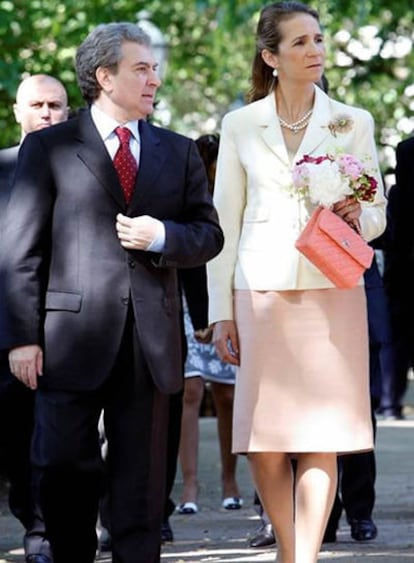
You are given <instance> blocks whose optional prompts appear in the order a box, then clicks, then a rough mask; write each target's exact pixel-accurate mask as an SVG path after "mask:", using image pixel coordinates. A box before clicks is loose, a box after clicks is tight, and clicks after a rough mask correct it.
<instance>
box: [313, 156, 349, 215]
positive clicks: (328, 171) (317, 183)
mask: <svg viewBox="0 0 414 563" xmlns="http://www.w3.org/2000/svg"><path fill="white" fill-rule="evenodd" d="M307 166H308V168H309V197H310V199H311V201H312V202H313V203H316V204H320V205H323V206H325V207H330V206H331V205H333V204H334V203H336V202H337V201H340V200H341V199H343V198H344V197H345V196H347V195H349V194H352V190H351V187H350V184H349V178H345V177H343V176H341V173H340V171H339V167H338V165H337V164H336V162H332V161H331V160H324V161H323V162H321V163H320V164H311V163H308V164H307Z"/></svg>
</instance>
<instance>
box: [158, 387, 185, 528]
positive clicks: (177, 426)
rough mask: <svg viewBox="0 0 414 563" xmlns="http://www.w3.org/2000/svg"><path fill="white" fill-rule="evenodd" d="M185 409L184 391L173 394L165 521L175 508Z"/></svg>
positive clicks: (169, 428)
mask: <svg viewBox="0 0 414 563" xmlns="http://www.w3.org/2000/svg"><path fill="white" fill-rule="evenodd" d="M182 411H183V393H182V392H180V393H176V394H175V395H171V399H170V416H169V422H168V451H167V481H166V491H165V498H166V500H165V504H164V518H163V520H164V522H166V521H167V520H168V518H169V517H170V516H171V514H172V513H173V512H174V510H175V503H174V501H173V500H172V498H171V492H172V489H173V487H174V481H175V477H176V473H177V461H178V449H179V446H180V434H181V414H182Z"/></svg>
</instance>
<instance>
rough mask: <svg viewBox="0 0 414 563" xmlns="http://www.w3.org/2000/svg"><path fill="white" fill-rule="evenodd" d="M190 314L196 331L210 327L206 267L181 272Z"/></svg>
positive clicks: (180, 276) (181, 280) (180, 275)
mask: <svg viewBox="0 0 414 563" xmlns="http://www.w3.org/2000/svg"><path fill="white" fill-rule="evenodd" d="M179 278H180V282H181V287H182V289H183V292H184V295H185V298H186V301H187V306H188V312H189V315H190V319H191V323H192V325H193V328H194V330H200V329H204V328H207V326H208V294H207V272H206V267H205V266H199V267H197V268H188V269H184V270H179Z"/></svg>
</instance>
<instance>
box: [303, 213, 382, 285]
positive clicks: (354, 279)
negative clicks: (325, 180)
mask: <svg viewBox="0 0 414 563" xmlns="http://www.w3.org/2000/svg"><path fill="white" fill-rule="evenodd" d="M295 246H296V248H297V249H298V250H299V251H300V252H301V253H302V254H303V255H304V256H306V258H308V260H310V261H311V262H312V263H313V264H314V265H315V266H316V267H317V268H318V269H319V270H320V271H321V272H322V273H323V274H324V275H325V276H326V277H327V278H328V279H329V280H330V281H331V282H332V283H334V284H335V285H336V287H339V288H342V289H347V288H348V289H349V288H351V287H355V286H356V285H357V284H358V282H359V280H360V278H361V276H362V274H363V273H364V271H365V270H366V269H367V268H369V266H370V265H371V262H372V258H373V256H374V251H373V249H372V248H371V247H370V246H369V245H368V244H367V243H366V242H365V241H364V240H363V238H362V237H361V236H360V235H359V234H358V233H356V232H355V231H354V229H352V227H350V226H349V225H348V224H347V223H345V221H343V220H342V219H341V218H340V217H338V215H336V214H335V213H333V212H332V211H330V210H329V209H327V208H325V207H317V208H316V209H315V211H314V212H313V214H312V216H311V218H310V219H309V222H308V223H307V225H306V227H305V228H304V230H303V231H302V233H301V235H300V236H299V238H298V240H297V241H296V244H295Z"/></svg>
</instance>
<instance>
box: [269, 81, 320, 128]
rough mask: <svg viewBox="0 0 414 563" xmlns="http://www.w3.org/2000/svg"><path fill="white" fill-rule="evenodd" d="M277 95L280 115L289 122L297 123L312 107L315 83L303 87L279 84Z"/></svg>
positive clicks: (277, 106) (276, 90)
mask: <svg viewBox="0 0 414 563" xmlns="http://www.w3.org/2000/svg"><path fill="white" fill-rule="evenodd" d="M275 97H276V108H277V113H278V115H279V116H280V117H282V118H283V119H284V120H285V121H287V122H288V123H295V122H297V121H298V120H300V119H301V118H302V117H303V116H304V115H306V113H307V112H309V111H310V110H311V109H312V107H313V103H314V99H315V88H314V85H313V84H309V85H307V87H306V88H301V89H298V88H296V87H286V86H283V85H281V84H278V85H277V87H276V89H275Z"/></svg>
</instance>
